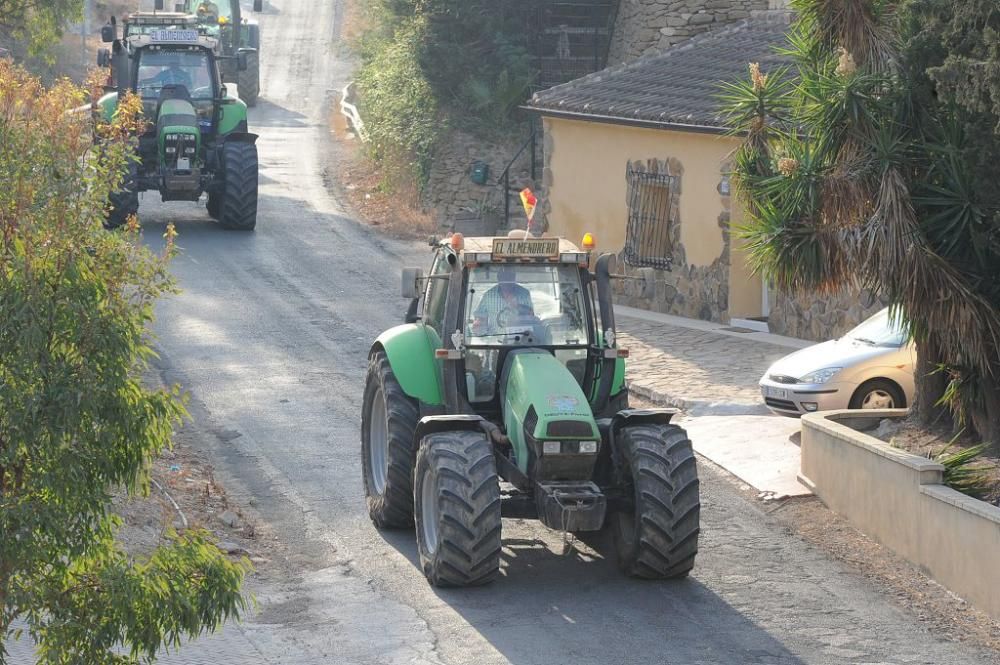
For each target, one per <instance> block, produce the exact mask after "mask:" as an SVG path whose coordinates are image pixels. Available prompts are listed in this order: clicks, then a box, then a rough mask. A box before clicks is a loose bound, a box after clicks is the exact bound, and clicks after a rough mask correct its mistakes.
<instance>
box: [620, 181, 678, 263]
mask: <svg viewBox="0 0 1000 665" xmlns="http://www.w3.org/2000/svg"><path fill="white" fill-rule="evenodd" d="M626 176H627V180H628V226H627V228H626V233H625V257H624V258H625V262H626V263H628V264H629V265H632V266H642V267H648V268H658V269H660V270H669V269H670V264H671V261H672V259H673V253H674V244H675V235H676V231H677V228H676V226H677V219H676V214H675V211H674V208H675V206H676V198H677V188H678V186H679V185H680V177H679V176H672V175H668V174H666V173H660V172H657V171H642V170H639V169H637V168H635V167H634V166H632V165H631V164H629V167H628V170H627V173H626Z"/></svg>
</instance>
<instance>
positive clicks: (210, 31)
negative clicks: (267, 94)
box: [156, 0, 263, 106]
mask: <svg viewBox="0 0 1000 665" xmlns="http://www.w3.org/2000/svg"><path fill="white" fill-rule="evenodd" d="M167 1H169V0H167ZM163 2H164V0H156V8H157V9H163ZM262 8H263V0H254V3H253V10H254V12H259V11H261V9H262ZM174 9H175V11H177V12H179V13H184V14H191V15H193V16H196V17H197V19H198V24H199V27H200V28H201V30H202V31H203V32H204V33H205V34H207V35H210V36H213V37H216V38H217V39H218V40H219V45H220V47H221V49H222V54H223V55H225V56H236V55H238V54H240V53H242V54H243V56H242V57H244V58H245V59H246V63H247V64H246V67H245V68H243V69H239V68H237V67H235V66H234V65H233V61H231V60H223V61H222V62H221V64H220V68H221V70H222V80H223V81H225V82H226V83H235V84H236V87H237V90H238V93H239V96H240V99H242V100H243V101H244V102H246V104H247V106H256V105H257V97H258V96H259V95H260V25H259V24H258V23H257V21H256V19H254V18H253V17H250V16H244V15H243V8H242V7H241V6H240V0H177V1H176V3H175V4H174Z"/></svg>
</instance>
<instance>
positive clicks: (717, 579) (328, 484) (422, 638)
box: [140, 0, 992, 665]
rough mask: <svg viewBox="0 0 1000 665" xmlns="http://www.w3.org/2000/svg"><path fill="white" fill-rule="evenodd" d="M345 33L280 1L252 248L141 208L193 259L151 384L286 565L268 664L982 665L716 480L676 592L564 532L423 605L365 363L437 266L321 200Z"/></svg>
mask: <svg viewBox="0 0 1000 665" xmlns="http://www.w3.org/2000/svg"><path fill="white" fill-rule="evenodd" d="M340 20H341V17H340V13H339V4H338V3H337V2H331V0H270V2H268V3H266V6H265V13H264V15H263V17H262V21H261V23H262V26H263V39H264V42H263V47H262V61H263V63H264V70H263V78H264V83H263V99H262V101H261V103H260V106H259V107H258V108H257V109H255V110H254V111H253V112H252V114H251V120H250V124H251V129H252V130H256V131H257V132H259V133H260V135H261V138H260V141H259V143H258V145H259V148H260V155H261V164H262V171H261V178H260V180H261V199H260V213H259V218H258V228H257V231H256V232H255V233H252V234H247V233H238V232H227V231H224V230H222V229H221V228H219V227H218V226H217V225H215V224H214V223H212V222H211V220H210V219H209V218H208V216H207V214H206V213H205V211H204V208H203V207H202V206H196V205H194V204H179V203H173V204H161V203H159V202H158V201H157V200H156V199H157V198H158V197H156V196H155V195H147V196H146V198H145V199H144V200H143V202H142V206H141V210H140V212H141V217H142V220H143V224H144V228H145V234H146V237H147V238H148V242H149V243H150V244H151V245H154V246H158V245H160V244H161V242H162V241H161V240H160V236H161V234H162V231H163V229H164V227H165V225H166V223H167V222H168V221H174V222H175V223H176V225H177V228H178V230H179V232H180V237H179V240H178V242H179V245H180V247H181V248H182V252H181V254H180V256H179V257H178V258H177V259H176V260H175V262H174V264H173V269H174V272H175V273H176V275H177V278H178V280H179V283H180V286H181V287H182V288H183V293H182V294H181V295H179V296H176V297H173V298H171V299H169V300H167V301H164V302H163V303H161V305H160V306H159V308H158V320H157V322H156V325H155V330H156V333H157V335H158V341H157V346H158V348H159V349H160V351H161V353H162V357H161V359H160V361H159V367H160V369H161V370H162V373H163V376H164V377H165V378H166V380H167V381H169V382H178V383H180V384H181V385H182V386H183V387H184V388H185V389H186V390H188V391H189V393H190V395H191V397H192V402H191V410H192V413H193V414H194V416H195V419H196V427H198V428H199V429H200V430H201V431H202V432H203V433H204V435H205V436H204V441H205V445H206V447H207V448H208V449H209V451H210V453H211V454H212V456H213V458H214V461H215V463H216V466H217V468H218V470H219V473H220V474H222V475H223V477H224V478H225V483H226V484H227V485H228V487H229V489H230V491H231V493H233V494H234V495H236V496H237V497H240V498H242V499H243V500H244V501H249V500H250V498H251V497H252V498H253V502H254V507H255V509H256V510H258V511H259V513H260V515H261V517H262V518H263V519H265V520H266V521H267V522H268V523H269V525H270V529H271V530H272V531H273V532H274V533H275V534H276V535H277V537H278V538H279V539H280V540H281V542H282V543H283V545H284V546H285V547H286V548H287V550H288V551H289V552H290V556H291V562H292V564H293V566H294V569H293V570H291V572H289V574H287V575H285V576H284V577H283V578H281V579H270V580H269V581H268V582H267V583H266V584H264V585H263V586H262V587H260V588H259V589H258V590H257V591H258V599H259V601H260V604H261V610H260V613H259V614H258V615H257V616H255V617H254V618H253V619H252V620H251V621H249V622H248V623H247V624H246V626H245V627H244V628H243V631H242V632H243V633H244V634H245V636H246V637H247V638H249V640H250V641H251V642H252V644H253V646H254V649H255V650H256V651H257V653H259V654H260V661H259V662H262V663H265V662H266V663H302V664H308V663H344V664H352V665H354V664H362V663H448V664H459V663H511V664H514V665H534V664H538V665H541V664H546V665H558V664H562V663H580V664H590V663H593V664H612V663H614V664H617V663H677V664H696V663H717V664H722V663H726V664H729V663H761V664H775V663H782V664H793V663H831V664H833V663H986V662H992V661H991V660H990V658H991V656H990V655H988V654H985V653H982V652H978V651H974V650H972V649H968V648H965V647H963V646H961V645H957V644H954V643H950V642H945V641H943V640H941V639H939V638H938V637H935V636H933V635H930V634H928V633H927V632H926V631H925V630H924V629H923V628H922V627H921V625H920V624H919V623H918V622H917V621H916V620H915V619H914V618H913V617H910V616H907V615H906V614H904V613H903V612H902V611H901V610H899V609H897V608H896V607H895V606H894V605H892V603H891V602H890V601H889V600H888V599H886V598H885V597H883V596H881V595H879V594H878V593H877V592H876V591H874V590H873V589H872V588H870V586H869V585H868V584H867V583H866V582H865V581H864V580H863V579H861V578H860V577H858V576H857V575H856V574H854V573H853V572H851V571H849V570H847V569H846V568H844V567H843V566H841V565H839V564H837V563H835V562H833V561H831V560H830V559H829V558H828V557H827V556H826V555H825V554H823V553H821V552H819V551H816V550H815V549H812V548H810V547H809V546H807V545H806V544H804V543H803V542H802V541H801V540H799V539H798V538H796V537H794V536H793V535H790V534H789V533H788V532H787V531H786V530H785V529H784V528H782V527H781V526H779V525H778V524H776V523H775V522H774V521H773V520H772V519H770V518H769V517H768V516H767V515H766V514H765V513H764V512H763V510H762V508H761V506H759V505H756V504H754V503H752V502H749V501H747V500H745V499H744V498H743V496H742V495H741V494H740V493H739V491H738V490H737V489H736V488H735V487H734V486H733V485H732V484H731V483H730V481H729V480H727V479H726V478H724V477H723V476H722V475H720V474H719V472H716V471H714V470H712V469H711V468H708V467H707V466H703V468H702V481H703V482H702V501H703V504H702V505H703V531H702V544H701V554H700V556H699V559H698V562H697V566H696V568H695V571H694V574H693V575H692V576H691V578H690V579H688V580H686V581H683V582H676V583H649V582H639V581H633V580H629V579H625V578H624V577H622V576H621V575H620V574H619V573H618V571H617V569H616V567H615V564H614V561H613V558H609V559H605V558H604V555H603V554H602V552H604V551H606V549H607V548H606V547H604V546H603V545H602V544H600V543H597V545H598V547H596V549H595V548H591V547H590V546H586V545H584V546H581V548H580V549H579V550H578V551H576V552H574V553H573V554H571V555H570V556H567V557H563V556H560V555H559V554H558V545H559V540H558V538H557V537H556V536H555V535H554V534H552V533H551V532H548V531H546V530H545V529H544V528H542V527H541V526H539V525H537V524H533V523H522V522H517V521H505V524H504V540H505V549H504V575H503V577H501V579H500V580H499V581H498V582H497V583H496V584H494V585H492V586H490V587H487V588H482V589H474V590H464V591H437V590H434V589H432V588H430V587H429V586H428V585H427V584H426V583H425V581H424V578H423V576H422V574H421V573H420V571H419V570H418V568H417V567H416V564H415V561H416V551H415V545H414V541H413V536H412V534H411V533H406V532H397V533H379V532H377V531H376V530H375V529H374V528H373V527H372V525H371V523H370V522H369V520H368V518H367V514H366V512H365V508H364V500H363V493H362V485H361V473H360V459H359V450H360V444H359V421H360V408H361V392H362V383H363V379H364V370H365V366H366V354H367V351H368V348H369V345H370V343H371V341H372V340H373V339H374V337H375V336H376V335H377V334H378V333H379V332H380V331H381V330H383V329H385V328H387V327H389V326H391V325H394V324H396V323H397V322H400V321H401V320H402V316H403V311H404V308H405V304H406V303H405V302H404V301H402V300H401V299H400V298H399V297H398V295H397V294H398V284H399V272H400V268H401V267H402V266H403V265H405V264H415V265H424V266H426V265H427V258H428V256H429V255H428V254H427V251H426V248H424V247H421V246H419V245H415V244H409V243H399V242H394V241H390V240H386V239H384V238H382V237H380V236H378V235H376V234H375V233H374V232H372V231H371V230H370V229H368V228H365V227H363V226H360V225H358V224H357V223H355V222H353V221H352V220H351V219H350V218H349V215H348V214H347V213H346V212H345V210H344V208H343V207H342V206H341V205H340V204H339V203H338V201H337V200H336V197H335V196H333V195H332V194H331V192H330V189H329V188H328V187H327V185H326V182H325V178H326V175H327V174H328V173H330V172H331V171H330V170H331V169H336V168H337V155H336V147H335V146H333V145H332V144H331V141H330V140H329V129H328V122H327V121H328V114H329V108H330V104H331V102H332V101H333V99H334V96H333V91H334V90H335V89H336V88H337V87H339V86H341V85H343V83H345V82H346V80H347V78H346V77H347V76H348V75H349V68H348V66H347V64H346V61H345V60H344V59H343V54H342V53H341V52H340V44H339V38H338V35H339V30H340V25H339V23H340ZM220 662H221V661H220Z"/></svg>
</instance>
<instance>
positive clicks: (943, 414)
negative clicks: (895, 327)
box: [911, 340, 951, 425]
mask: <svg viewBox="0 0 1000 665" xmlns="http://www.w3.org/2000/svg"><path fill="white" fill-rule="evenodd" d="M941 362H943V359H942V357H941V352H940V350H939V349H938V346H937V344H935V343H934V341H933V340H928V341H927V342H924V343H919V344H917V366H916V370H915V371H914V372H913V380H914V383H915V384H916V394H915V395H914V396H913V404H912V409H911V413H912V414H913V415H914V417H916V419H917V421H918V422H920V423H921V424H923V425H931V424H941V423H944V424H948V423H950V422H951V413H950V412H949V411H948V408H947V407H946V406H938V405H937V402H938V400H940V399H941V396H942V395H944V391H945V388H946V387H947V386H948V377H947V376H945V375H944V374H942V373H939V372H937V368H938V364H940V363H941Z"/></svg>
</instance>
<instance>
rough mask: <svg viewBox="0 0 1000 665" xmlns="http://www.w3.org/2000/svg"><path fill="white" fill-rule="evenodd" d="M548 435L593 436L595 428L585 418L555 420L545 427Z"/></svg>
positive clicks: (582, 437) (583, 437)
mask: <svg viewBox="0 0 1000 665" xmlns="http://www.w3.org/2000/svg"><path fill="white" fill-rule="evenodd" d="M545 435H546V436H558V437H569V436H571V437H574V438H581V439H586V438H593V436H594V429H593V428H592V427H591V426H590V423H588V422H586V421H584V420H553V421H552V422H550V423H549V425H548V427H547V428H546V429H545Z"/></svg>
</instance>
